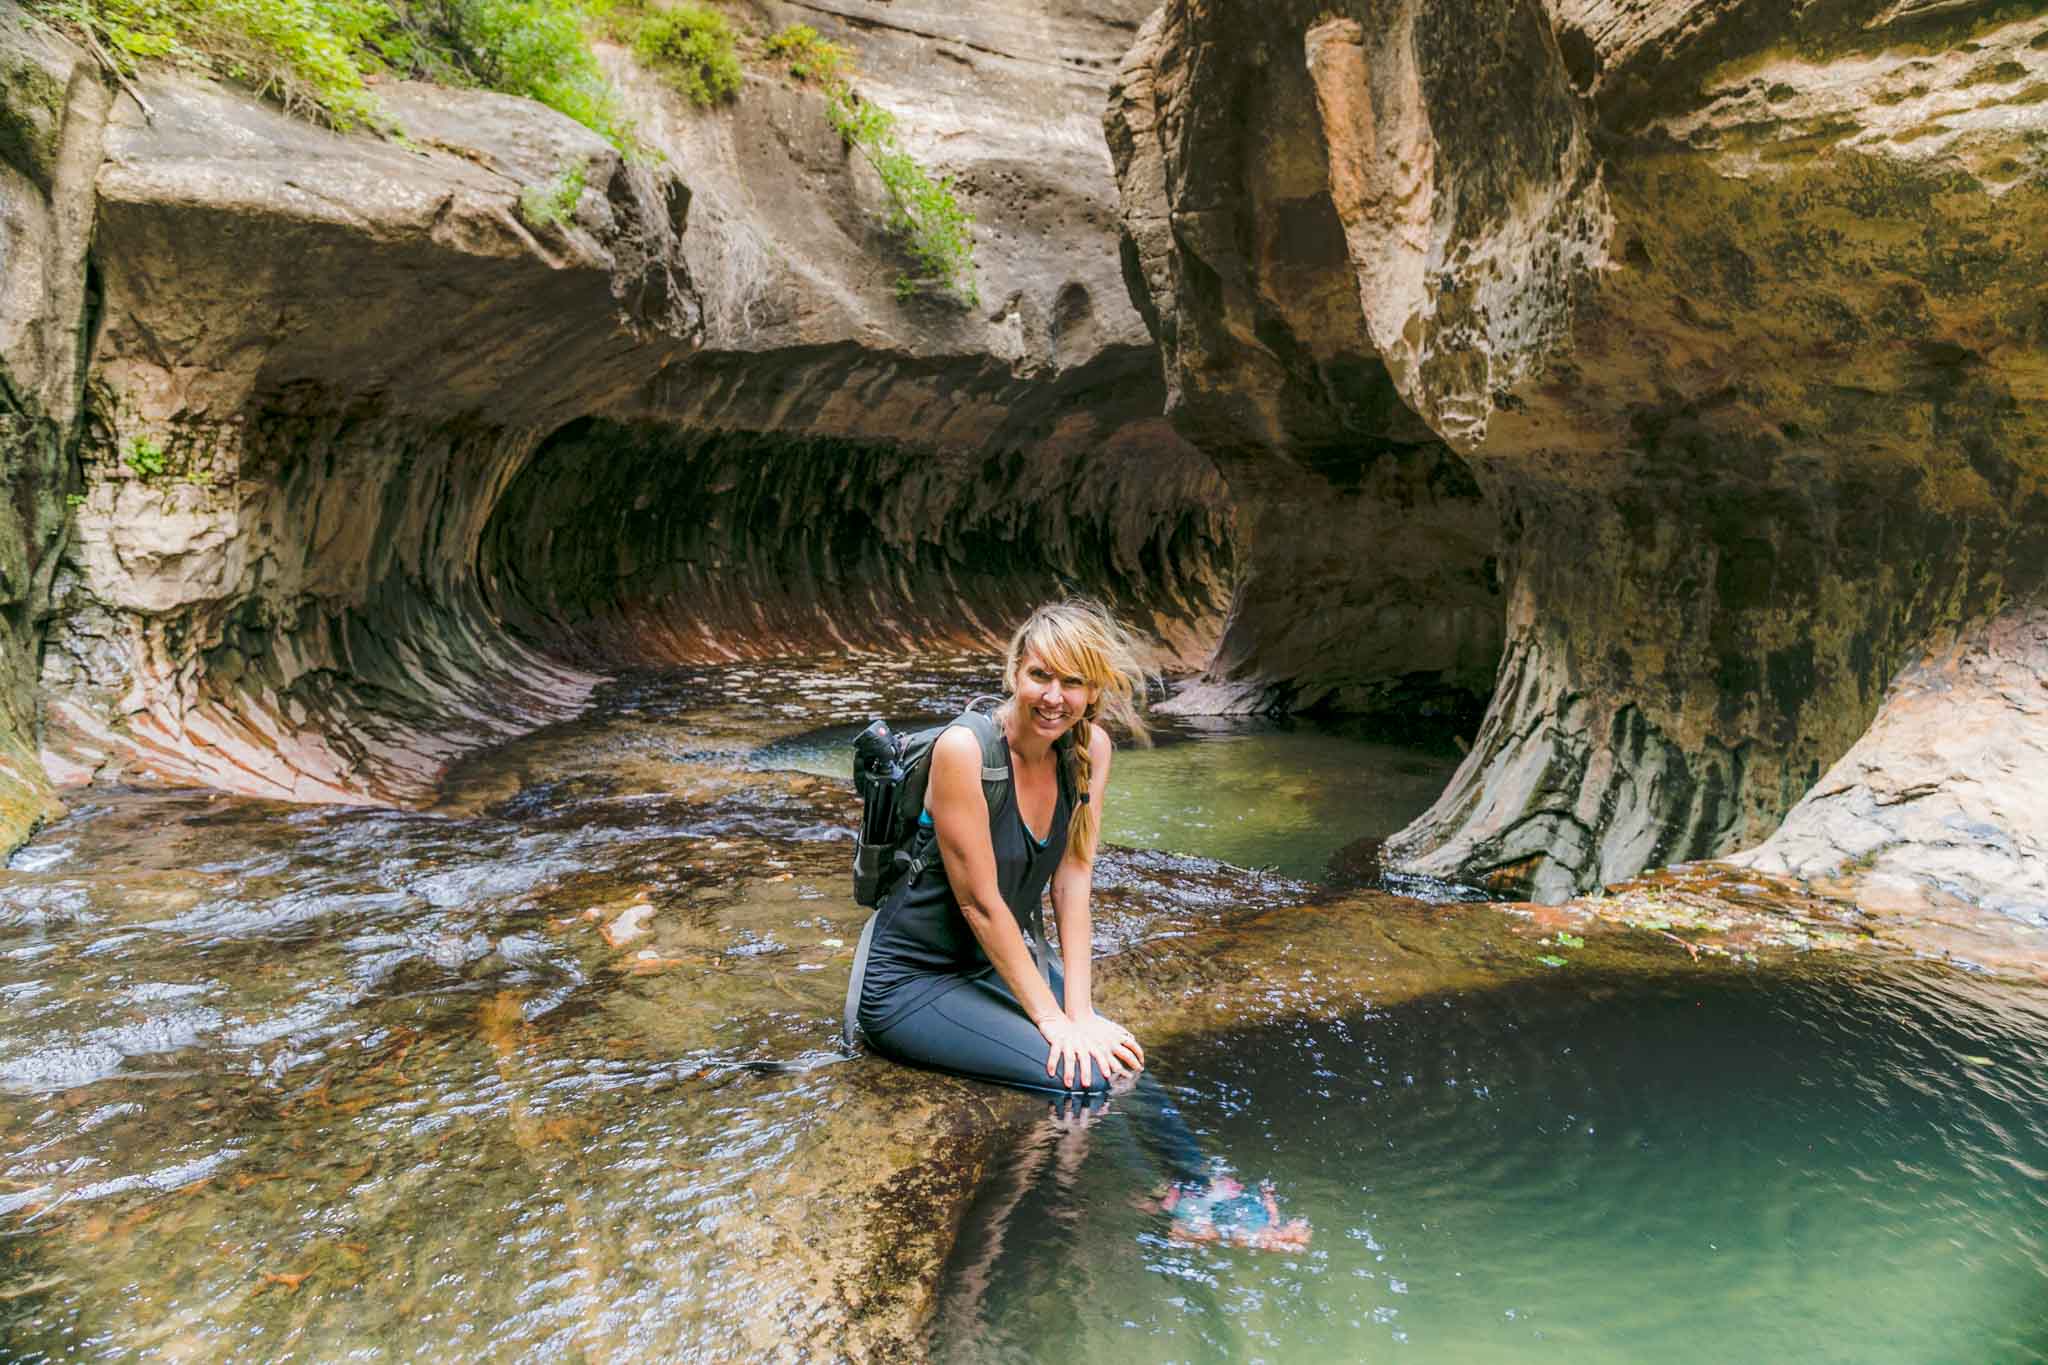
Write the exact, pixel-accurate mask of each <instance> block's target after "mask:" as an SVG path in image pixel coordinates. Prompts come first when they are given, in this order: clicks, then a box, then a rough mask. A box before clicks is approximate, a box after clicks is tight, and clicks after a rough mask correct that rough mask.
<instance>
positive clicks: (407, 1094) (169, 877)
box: [0, 662, 1771, 1358]
mask: <svg viewBox="0 0 2048 1365" xmlns="http://www.w3.org/2000/svg"><path fill="white" fill-rule="evenodd" d="M985 667H986V666H985V665H980V666H977V667H973V668H968V669H963V668H961V667H959V666H956V665H947V664H942V663H937V662H934V663H920V664H915V665H896V666H877V665H875V664H873V663H870V664H866V665H861V666H857V667H849V666H848V665H847V664H845V663H844V662H826V663H822V664H815V663H814V664H802V665H788V664H784V665H766V664H764V665H740V666H733V667H728V668H722V669H699V670H692V671H687V672H683V673H680V674H638V675H634V676H633V677H631V678H628V679H625V680H622V681H620V682H618V683H614V684H610V685H608V686H607V687H606V689H605V690H604V691H603V692H602V693H601V694H600V697H599V704H598V707H597V708H596V709H595V710H594V711H593V713H592V714H591V715H589V716H586V717H584V718H581V719H578V720H574V721H570V722H566V723H563V724H560V725H556V726H552V727H548V728H546V729H543V730H542V731H539V732H537V733H536V734H534V735H532V736H529V737H528V738H526V739H524V740H521V741H518V742H516V743H514V744H512V745H509V746H507V747H504V748H501V749H498V750H494V751H492V752H490V753H487V754H485V755H482V756H478V757H472V758H469V759H466V760H464V761H463V762H461V763H459V764H458V765H457V766H456V767H455V768H454V770H453V771H452V773H451V778H450V782H449V785H448V788H447V791H446V794H445V797H444V799H443V800H442V801H441V802H440V804H438V805H437V806H436V807H435V808H434V809H433V810H431V811H425V812H399V811H373V810H361V809H354V808H349V807H339V806H317V805H316V806H304V805H292V804H287V803H277V802H263V801H256V800H251V799H248V798H241V797H232V796H222V795H218V794H207V793H202V792H175V793H160V794H153V793H144V792H130V793H122V792H109V793H104V794H101V795H99V796H96V797H95V798H94V799H93V800H91V801H89V802H87V803H83V804H81V805H80V806H79V807H78V808H77V809H76V810H75V811H74V812H73V813H72V815H71V816H70V817H69V818H68V819H66V820H65V821H63V822H61V823H60V824H58V825H57V826H55V827H54V828H53V829H52V830H51V831H50V832H48V833H47V834H45V835H44V836H43V837H42V838H40V839H39V840H37V841H36V842H34V843H33V844H31V845H29V846H28V847H27V848H26V849H24V850H23V851H22V852H21V853H20V854H19V855H17V857H16V859H15V860H14V864H13V866H12V868H11V869H10V870H9V871H7V872H6V873H5V874H4V876H0V998H4V1000H5V1001H6V1002H7V1005H8V1019H9V1024H8V1027H7V1029H6V1030H4V1032H0V1109H4V1111H5V1112H6V1114H7V1116H8V1117H7V1121H6V1123H5V1125H4V1134H5V1136H4V1137H0V1182H4V1183H0V1220H4V1222H5V1224H6V1226H7V1227H8V1229H9V1230H10V1232H12V1233H14V1234H16V1235H13V1236H10V1237H9V1238H8V1239H7V1241H6V1250H5V1251H4V1252H0V1255H4V1256H5V1257H6V1259H5V1260H4V1261H0V1276H4V1278H5V1284H6V1287H7V1289H8V1297H6V1298H5V1299H0V1305H4V1307H0V1340H4V1341H5V1342H7V1343H8V1349H9V1350H10V1351H14V1352H29V1353H33V1352H35V1351H38V1350H51V1351H58V1352H60V1353H61V1352H62V1351H63V1350H68V1349H70V1348H71V1346H72V1345H75V1344H76V1343H79V1342H82V1341H85V1340H88V1339H91V1340H95V1341H109V1342H119V1343H121V1344H122V1349H132V1350H145V1349H170V1348H171V1347H172V1346H174V1345H175V1346H176V1347H177V1348H178V1349H184V1350H190V1351H194V1352H197V1353H200V1354H206V1355H211V1356H216V1357H221V1356H234V1355H238V1354H243V1353H249V1352H255V1351H268V1350H272V1349H274V1348H275V1346H276V1343H277V1342H279V1341H281V1340H288V1341H290V1342H291V1343H293V1344H294V1346H295V1347H296V1348H298V1349H303V1350H306V1351H308V1352H309V1353H312V1354H331V1353H333V1352H334V1351H335V1350H339V1349H340V1348H341V1345H342V1343H343V1342H344V1341H349V1342H360V1341H362V1340H364V1339H369V1338H374V1339H376V1340H379V1341H381V1342H384V1343H387V1344H388V1345H389V1346H390V1348H391V1349H393V1350H397V1351H400V1352H401V1353H408V1352H415V1351H419V1352H424V1351H432V1352H435V1353H441V1354H449V1353H452V1354H453V1355H456V1356H461V1357H469V1356H474V1357H477V1358H482V1357H485V1356H491V1355H501V1354H503V1353H505V1352H508V1351H512V1352H517V1351H524V1350H559V1349H580V1350H584V1351H588V1352H603V1351H609V1350H621V1351H623V1350H645V1349H648V1344H649V1343H656V1344H657V1348H658V1350H661V1351H673V1352H676V1353H684V1352H686V1351H695V1352H698V1353H701V1354H705V1355H708V1356H712V1357H716V1358H736V1357H741V1356H746V1357H750V1358H757V1357H758V1356H760V1355H761V1354H764V1353H768V1354H772V1353H774V1352H777V1351H802V1350H815V1351H821V1352H824V1351H841V1352H845V1353H847V1354H849V1355H853V1356H855V1357H860V1358H890V1357H893V1356H898V1355H904V1354H915V1353H916V1351H917V1350H918V1349H919V1342H920V1341H921V1340H922V1336H921V1334H922V1332H923V1330H924V1328H923V1325H924V1324H925V1323H926V1322H927V1321H928V1320H929V1318H930V1316H931V1313H932V1311H933V1300H932V1295H933V1293H934V1290H935V1286H936V1285H937V1284H938V1283H939V1272H940V1267H941V1265H942V1263H943V1261H944V1259H945V1257H946V1255H947V1253H948V1251H949V1249H950V1247H951V1242H952V1235H953V1229H954V1227H955V1226H956V1224H957V1220H958V1219H959V1217H960V1216H961V1213H962V1211H963V1210H964V1209H965V1208H966V1205H967V1202H968V1200H969V1198H970V1197H971V1195H972V1193H973V1192H974V1190H975V1189H976V1188H977V1187H978V1185H979V1183H980V1180H981V1179H982V1176H983V1173H984V1170H985V1167H986V1164H987V1162H988V1161H990V1160H991V1159H992V1158H993V1156H994V1154H996V1153H997V1152H998V1151H1000V1150H1001V1149H1002V1147H1003V1145H1004V1144H1005V1143H1006V1142H1008V1141H1009V1140H1010V1138H1011V1136H1012V1135H1013V1134H1014V1133H1015V1132H1016V1131H1017V1130H1018V1126H1019V1125H1024V1124H1031V1123H1035V1122H1037V1121H1038V1120H1039V1118H1040V1117H1041V1116H1042V1115H1043V1112H1044V1105H1043V1103H1042V1102H1041V1101H1034V1100H1031V1099H1029V1098H1025V1097H1020V1096H1017V1095H1013V1094H1011V1093H1009V1092H1004V1091H1001V1090H998V1089H993V1088H989V1087H983V1086H978V1085H974V1084H970V1083H967V1082H961V1081H954V1080H951V1079H948V1078H945V1077H940V1076H934V1075H930V1074H926V1073H921V1072H915V1071H911V1070H908V1069H904V1068H900V1067H896V1066H894V1065H891V1064H888V1063H885V1062H882V1061H879V1060H877V1059H873V1058H851V1057H848V1056H847V1055H845V1054H844V1053H842V1052H841V1051H840V1050H839V1048H838V1045H837V1040H836V1032H837V1028H838V1023H837V1019H838V1012H839V1003H840V997H841V995H842V993H843V990H844V985H845V974H846V971H847V968H848V965H849V962H850V957H851V952H852V944H853V942H854V940H855V938H856V936H857V933H858V930H859V927H860V922H861V919H860V912H858V911H857V910H856V909H855V908H854V907H853V906H852V905H851V904H850V903H849V901H848V899H847V898H846V896H845V894H844V892H845V886H846V880H847V875H846V874H847V861H848V848H849V845H848V835H849V831H850V828H851V825H852V823H853V816H854V810H853V800H852V797H851V794H850V792H849V791H848V790H847V785H846V784H843V783H840V782H838V781H833V780H827V779H822V778H817V777H811V776H807V775H803V774H797V773H787V772H778V771H773V770H763V769H761V768H759V767H757V766H755V765H754V764H753V762H752V759H751V756H752V755H753V754H754V753H756V752H757V751H758V750H760V749H761V748H762V747H763V746H764V745H765V744H767V743H768V742H770V741H772V740H774V739H776V738H777V737H778V736H780V735H787V734H792V733H798V732H801V731H803V730H806V729H810V728H813V727H815V726H816V725H817V724H818V723H819V722H820V721H822V720H827V719H837V718H841V717H843V716H844V715H845V714H846V713H847V712H848V711H850V710H852V711H859V710H863V709H872V710H874V711H876V712H878V713H883V714H930V713H934V712H938V713H943V712H945V711H946V710H948V709H950V708H952V707H954V706H957V705H958V704H959V703H960V702H961V701H963V700H964V699H965V697H966V696H968V695H970V694H971V693H973V692H975V691H978V690H981V689H982V688H983V687H985V686H986V673H985V671H984V669H985ZM1097 888H1098V892H1097V903H1098V912H1097V932H1098V936H1099V937H1098V951H1099V952H1100V953H1101V954H1103V955H1104V956H1103V958H1102V972H1101V975H1102V994H1103V999H1104V1004H1105V1008H1107V1009H1109V1010H1110V1011H1111V1012H1113V1013H1116V1014H1118V1015H1119V1016H1120V1017H1123V1018H1126V1019H1129V1020H1131V1021H1133V1022H1134V1023H1137V1022H1139V1021H1143V1022H1142V1028H1141V1031H1142V1032H1143V1034H1144V1036H1145V1037H1146V1039H1147V1042H1148V1045H1149V1046H1151V1047H1152V1049H1153V1050H1154V1051H1155V1053H1156V1052H1159V1051H1160V1050H1162V1049H1164V1050H1167V1051H1168V1052H1170V1051H1171V1049H1172V1048H1173V1047H1175V1046H1176V1040H1181V1039H1186V1038H1189V1037H1192V1036H1194V1035H1196V1034H1201V1033H1205V1032H1208V1031H1211V1030H1213V1029H1216V1028H1219V1027H1224V1026H1247V1025H1251V1024H1256V1023H1258V1022H1260V1021H1275V1020H1287V1019H1299V1018H1302V1017H1313V1018H1337V1017H1341V1016H1342V1015H1344V1014H1345V1013H1347V1012H1351V1011H1355V1010H1356V1009H1358V1008H1360V1007H1362V1006H1363V1005H1365V1004H1382V1003H1387V1002H1393V1001H1398V1000H1401V999H1405V998H1408V997H1410V996H1412V995H1415V994H1417V993H1422V992H1429V991H1436V990H1444V989H1453V988H1456V987H1458V986H1459V985H1460V983H1464V984H1481V983H1485V982H1489V981H1498V980H1501V979H1504V978H1512V977H1513V976H1515V975H1516V974H1523V973H1542V972H1549V971H1554V970H1558V969H1557V968H1554V967H1550V966H1547V965H1545V963H1544V961H1543V958H1544V957H1546V956H1549V955H1551V954H1552V953H1554V952H1559V951H1565V950H1559V949H1555V948H1553V947H1551V946H1549V945H1547V944H1546V943H1544V942H1540V941H1539V939H1540V938H1541V937H1542V936H1544V935H1547V934H1549V933H1550V932H1551V930H1550V929H1549V927H1548V926H1547V925H1540V924H1533V923H1531V922H1530V921H1528V920H1527V919H1526V918H1524V917H1522V916H1518V915H1515V914H1504V913H1502V912H1500V911H1499V910H1495V909H1488V908H1476V909H1475V908H1473V907H1469V906H1464V907H1460V906H1452V905H1431V904H1429V903H1426V902H1421V901H1416V900H1405V899H1402V898H1399V897H1395V896H1390V895H1386V894H1384V893H1378V892H1358V891H1353V892H1339V891H1322V892H1318V891H1316V890H1315V889H1313V888H1311V887H1309V886H1307V885H1305V884H1303V883H1301V882H1297V881H1292V880H1289V879H1287V878H1283V877H1275V876H1272V875H1270V874H1262V873H1256V872H1246V871H1243V870H1240V869H1235V868H1231V867H1228V866H1225V865H1222V864H1218V863H1215V862H1211V861H1208V860H1205V859H1201V858H1195V857H1189V856H1185V855H1175V854H1163V853H1157V852H1140V851H1133V850H1121V849H1111V850H1109V851H1107V852H1106V854H1105V856H1104V858H1103V861H1102V864H1101V866H1100V868H1099V870H1098V874H1097ZM622 920H627V921H630V922H631V924H632V926H633V927H634V928H635V929H636V930H639V931H641V932H639V933H636V934H634V935H633V936H631V937H630V938H628V937H626V936H624V935H622V934H620V933H618V932H617V927H618V926H619V924H620V922H621V921H622ZM1582 927H1583V926H1582ZM1584 937H1585V942H1584V943H1583V944H1582V945H1581V946H1580V947H1579V948H1577V949H1573V950H1569V951H1565V955H1566V956H1567V957H1568V958H1570V959H1572V960H1574V961H1581V960H1582V961H1583V962H1588V963H1591V962H1597V963H1600V964H1604V965H1606V966H1609V967H1614V968H1615V969H1618V970H1627V969H1629V967H1628V964H1630V963H1640V964H1644V965H1647V966H1650V967H1654V968H1655V969H1657V970H1665V969H1670V968H1674V967H1675V968H1683V969H1691V966H1692V963H1691V958H1690V957H1689V955H1688V954H1687V952H1686V951H1685V950H1684V949H1683V948H1682V947H1680V946H1679V945H1676V944H1673V943H1671V942H1668V941H1666V940H1664V939H1663V938H1661V937H1658V936H1656V935H1653V934H1647V933H1644V934H1637V935H1634V936H1629V935H1624V936H1621V937H1614V936H1609V937H1607V938H1604V939H1603V938H1598V937H1596V936H1595V931H1594V930H1591V929H1588V930H1586V931H1585V934H1584ZM1763 951H1765V952H1769V951H1771V950H1770V949H1769V948H1765V949H1764V950H1763ZM1701 969H1702V970H1731V969H1733V967H1732V965H1731V964H1730V963H1728V962H1726V961H1721V962H1714V961H1709V962H1707V963H1705V964H1704V965H1703V966H1702V967H1701ZM508 1246H509V1247H514V1248H516V1255H517V1257H518V1259H519V1264H520V1267H521V1270H520V1273H519V1274H518V1275H516V1276H507V1275H505V1274H503V1273H501V1268H502V1264H503V1260H504V1257H505V1256H506V1254H507V1252H506V1248H507V1247H508ZM164 1266H175V1267H177V1270H176V1272H175V1273H172V1274H165V1273H162V1267H164ZM145 1267H150V1268H152V1269H149V1270H147V1271H145V1270H144V1268H145ZM117 1282H118V1283H121V1284H123V1285H124V1286H127V1287H126V1288H124V1289H123V1290H122V1292H121V1293H118V1294H112V1293H109V1292H108V1290H107V1286H109V1285H111V1284H114V1283H117Z"/></svg>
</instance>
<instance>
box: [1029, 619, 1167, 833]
mask: <svg viewBox="0 0 2048 1365" xmlns="http://www.w3.org/2000/svg"><path fill="white" fill-rule="evenodd" d="M1027 653H1032V654H1036V655H1038V657H1039V658H1041V659H1043V660H1045V662H1046V663H1047V664H1049V665H1051V666H1052V667H1053V668H1055V669H1057V670H1058V671H1059V672H1061V673H1067V674H1072V675H1074V676H1076V677H1079V678H1080V679H1081V680H1082V681H1083V682H1084V683H1086V684H1087V685H1088V686H1089V687H1092V688H1095V689H1096V693H1095V700H1094V701H1092V702H1090V703H1088V705H1087V707H1086V708H1085V709H1084V710H1083V711H1082V712H1081V719H1080V720H1078V721H1076V722H1075V724H1074V728H1073V730H1072V732H1071V738H1072V742H1071V743H1069V744H1068V745H1067V773H1068V775H1069V777H1071V778H1072V780H1073V791H1074V815H1073V818H1072V820H1071V821H1069V822H1068V825H1067V842H1068V845H1069V846H1070V847H1073V848H1076V849H1086V850H1088V851H1089V852H1090V854H1091V855H1092V854H1093V851H1094V848H1095V833H1096V828H1097V814H1096V810H1095V803H1094V802H1092V801H1090V800H1088V799H1087V798H1088V786H1089V783H1090V781H1091V780H1092V778H1093V769H1094V762H1093V761H1092V760H1091V759H1090V758H1089V755H1088V745H1089V741H1090V740H1092V739H1093V738H1094V731H1093V729H1092V727H1093V726H1096V725H1099V724H1101V723H1103V721H1105V720H1107V721H1108V722H1110V723H1111V724H1113V725H1116V726H1118V727H1120V728H1122V729H1123V730H1124V732H1125V733H1127V734H1128V735H1130V737H1131V738H1132V739H1134V740H1136V741H1137V742H1138V743H1139V744H1141V745H1149V744H1150V743H1151V742H1152V734H1151V731H1150V730H1149V729H1148V728H1147V727H1146V725H1145V717H1144V715H1143V714H1142V713H1141V712H1140V711H1139V709H1138V708H1139V704H1140V702H1141V701H1142V700H1143V697H1144V688H1145V684H1146V682H1147V680H1148V679H1149V678H1150V677H1151V675H1152V670H1150V669H1148V668H1147V667H1145V665H1144V663H1143V661H1142V659H1141V656H1140V655H1139V652H1138V646H1137V643H1136V641H1134V640H1133V639H1132V638H1131V634H1130V632H1129V631H1127V630H1125V629H1124V628H1123V626H1122V625H1120V624H1118V622H1117V619H1116V618H1115V617H1114V616H1112V615H1110V614H1109V608H1107V607H1105V606H1103V605H1102V604H1101V603H1100V602H1096V601H1093V600H1091V599H1089V598H1085V597H1070V598H1068V599H1066V600H1065V601H1063V602H1048V603H1046V605H1044V606H1042V607H1040V608H1039V609H1038V610H1037V611H1034V612H1032V613H1031V615H1030V616H1028V617H1026V618H1025V621H1024V624H1023V625H1021V626H1019V627H1017V633H1016V634H1015V635H1013V636H1011V637H1010V652H1009V655H1008V656H1007V658H1006V660H1005V662H1004V664H1003V686H1004V687H1005V688H1007V689H1008V691H1009V693H1010V695H1011V696H1012V697H1015V696H1016V695H1017V676H1018V673H1019V671H1020V670H1021V669H1022V668H1023V667H1024V656H1025V654H1027Z"/></svg>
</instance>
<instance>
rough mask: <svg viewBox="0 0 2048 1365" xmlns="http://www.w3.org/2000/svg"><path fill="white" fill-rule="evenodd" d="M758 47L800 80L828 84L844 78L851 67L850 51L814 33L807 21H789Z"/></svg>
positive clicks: (851, 52)
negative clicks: (785, 64) (783, 64)
mask: <svg viewBox="0 0 2048 1365" xmlns="http://www.w3.org/2000/svg"><path fill="white" fill-rule="evenodd" d="M761 48H762V50H763V51H764V52H766V53H767V54H768V55H769V56H771V57H778V58H780V59H782V60H783V61H784V62H786V63H787V64H788V66H789V74H790V75H791V76H794V77H795V78H796V79H797V80H800V81H815V82H817V83H818V84H819V85H829V84H831V83H833V82H835V81H839V80H842V79H844V75H845V73H846V72H848V71H850V70H852V68H853V50H852V49H851V48H849V47H846V46H845V45H844V44H841V43H835V42H833V41H832V40H830V39H829V38H821V37H819V36H818V30H816V29H814V28H812V27H811V26H810V25H809V24H791V25H790V26H789V27H788V28H786V29H784V30H782V32H780V33H778V34H776V35H775V36H774V37H772V38H770V39H769V40H768V41H767V42H765V43H763V44H762V45H761Z"/></svg>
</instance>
